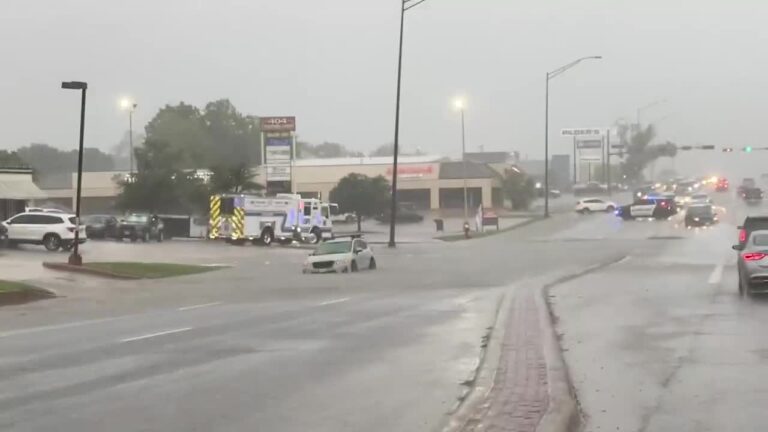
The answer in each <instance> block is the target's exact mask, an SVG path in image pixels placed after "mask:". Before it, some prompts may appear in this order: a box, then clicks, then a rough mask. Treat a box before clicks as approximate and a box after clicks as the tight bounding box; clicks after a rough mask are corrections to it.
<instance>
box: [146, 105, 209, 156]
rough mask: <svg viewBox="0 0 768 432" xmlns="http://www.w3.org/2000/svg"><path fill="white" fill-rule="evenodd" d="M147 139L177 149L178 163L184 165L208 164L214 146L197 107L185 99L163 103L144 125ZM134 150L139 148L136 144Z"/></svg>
mask: <svg viewBox="0 0 768 432" xmlns="http://www.w3.org/2000/svg"><path fill="white" fill-rule="evenodd" d="M144 130H145V132H146V139H147V140H153V141H163V142H166V143H168V144H169V145H170V146H171V147H172V148H174V149H176V150H180V153H179V157H180V158H181V160H180V163H181V165H183V166H184V167H186V168H198V167H203V166H208V165H210V164H211V159H212V157H213V151H212V150H213V149H212V148H211V147H212V146H211V144H210V138H209V136H208V132H207V130H206V126H205V123H204V122H203V118H202V114H201V113H200V110H199V109H198V108H197V107H195V106H192V105H188V104H185V103H184V102H181V103H179V104H178V105H175V106H173V105H166V106H165V107H163V108H161V109H160V111H158V112H157V114H155V116H154V117H153V118H152V120H150V121H149V123H147V125H146V127H145V128H144ZM134 148H135V152H138V149H137V148H136V147H135V142H134Z"/></svg>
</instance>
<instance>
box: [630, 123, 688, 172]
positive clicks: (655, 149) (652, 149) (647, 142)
mask: <svg viewBox="0 0 768 432" xmlns="http://www.w3.org/2000/svg"><path fill="white" fill-rule="evenodd" d="M618 132H619V139H620V141H621V144H624V147H625V149H626V159H625V160H624V163H623V164H622V172H623V174H624V175H625V176H626V178H627V180H629V181H630V182H637V181H642V180H643V170H644V169H645V168H646V167H647V166H648V164H649V163H651V162H653V161H654V160H656V159H658V158H660V157H675V155H677V146H676V145H675V144H673V143H671V142H669V141H667V142H665V143H661V144H651V142H652V141H653V140H654V138H656V129H655V128H654V127H653V125H648V126H645V127H642V126H641V125H626V124H622V125H618Z"/></svg>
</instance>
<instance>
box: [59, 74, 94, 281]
mask: <svg viewBox="0 0 768 432" xmlns="http://www.w3.org/2000/svg"><path fill="white" fill-rule="evenodd" d="M61 88H63V89H67V90H80V93H81V99H80V144H79V148H78V152H77V197H76V198H75V218H76V222H77V224H76V225H77V226H76V227H75V244H74V248H73V249H72V254H70V255H69V264H70V265H76V266H79V265H83V257H82V256H80V248H79V246H80V197H81V196H82V190H83V136H84V135H85V91H86V90H87V89H88V83H86V82H83V81H64V82H62V83H61Z"/></svg>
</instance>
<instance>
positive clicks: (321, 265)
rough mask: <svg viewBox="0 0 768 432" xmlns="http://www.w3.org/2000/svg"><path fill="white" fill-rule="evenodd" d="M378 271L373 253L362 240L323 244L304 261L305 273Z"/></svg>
mask: <svg viewBox="0 0 768 432" xmlns="http://www.w3.org/2000/svg"><path fill="white" fill-rule="evenodd" d="M363 269H369V270H375V269H376V258H374V256H373V251H372V250H371V248H370V247H369V246H368V243H366V242H365V240H363V239H362V238H342V239H335V240H330V241H327V242H324V243H321V244H319V245H318V246H317V248H315V250H314V251H313V252H312V253H311V254H309V256H308V257H307V259H306V261H304V269H303V270H302V271H303V273H348V272H356V271H358V270H363Z"/></svg>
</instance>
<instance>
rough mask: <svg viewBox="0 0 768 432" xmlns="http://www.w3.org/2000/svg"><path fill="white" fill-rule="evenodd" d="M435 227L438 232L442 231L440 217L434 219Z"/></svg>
mask: <svg viewBox="0 0 768 432" xmlns="http://www.w3.org/2000/svg"><path fill="white" fill-rule="evenodd" d="M435 229H436V230H437V231H438V232H440V231H443V220H442V219H435Z"/></svg>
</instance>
